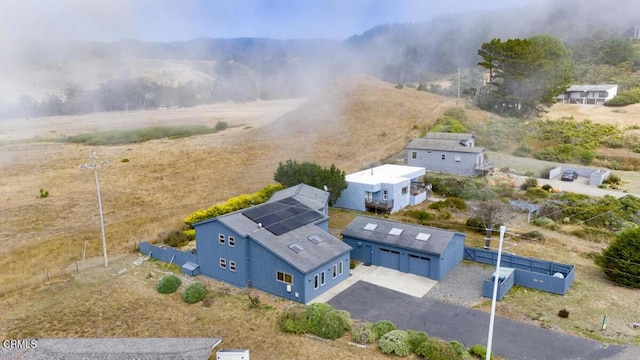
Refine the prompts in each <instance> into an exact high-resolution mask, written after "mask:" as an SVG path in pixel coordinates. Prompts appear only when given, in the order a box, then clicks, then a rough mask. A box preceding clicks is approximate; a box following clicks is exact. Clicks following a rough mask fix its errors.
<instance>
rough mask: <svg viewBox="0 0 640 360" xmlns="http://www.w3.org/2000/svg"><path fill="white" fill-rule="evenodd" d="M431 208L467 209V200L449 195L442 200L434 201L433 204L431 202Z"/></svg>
mask: <svg viewBox="0 0 640 360" xmlns="http://www.w3.org/2000/svg"><path fill="white" fill-rule="evenodd" d="M429 209H434V210H440V209H447V210H466V209H467V202H466V201H464V200H462V199H460V198H457V197H454V196H452V197H448V198H446V199H444V200H442V201H436V202H433V203H431V204H429Z"/></svg>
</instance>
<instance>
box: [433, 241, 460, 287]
mask: <svg viewBox="0 0 640 360" xmlns="http://www.w3.org/2000/svg"><path fill="white" fill-rule="evenodd" d="M464 239H465V236H464V235H463V234H458V233H456V234H455V235H454V236H453V239H451V241H450V242H449V244H448V245H447V247H446V248H445V249H444V251H443V252H442V255H441V256H440V269H439V272H438V277H437V278H434V279H437V280H440V279H442V278H444V277H445V275H447V274H448V273H449V271H451V270H452V269H453V268H454V267H456V265H458V264H459V263H460V261H462V258H463V257H464Z"/></svg>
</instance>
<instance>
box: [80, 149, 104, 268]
mask: <svg viewBox="0 0 640 360" xmlns="http://www.w3.org/2000/svg"><path fill="white" fill-rule="evenodd" d="M89 157H90V158H91V159H92V160H93V163H92V164H85V165H80V168H81V169H87V168H89V169H91V168H93V175H94V178H95V181H96V194H97V197H98V213H99V215H100V232H101V234H102V254H103V256H104V267H109V260H108V259H107V240H106V238H105V235H104V217H103V216H102V199H101V198H100V183H99V182H98V164H97V163H96V160H97V159H98V154H96V152H95V151H93V152H92V153H91V156H89ZM107 164H109V162H108V161H106V160H103V161H101V165H107Z"/></svg>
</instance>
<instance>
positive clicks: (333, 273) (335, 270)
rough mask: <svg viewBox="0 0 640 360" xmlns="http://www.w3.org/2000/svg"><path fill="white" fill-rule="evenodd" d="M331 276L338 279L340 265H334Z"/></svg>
mask: <svg viewBox="0 0 640 360" xmlns="http://www.w3.org/2000/svg"><path fill="white" fill-rule="evenodd" d="M331 275H332V278H333V279H335V278H336V277H338V264H333V266H332V267H331Z"/></svg>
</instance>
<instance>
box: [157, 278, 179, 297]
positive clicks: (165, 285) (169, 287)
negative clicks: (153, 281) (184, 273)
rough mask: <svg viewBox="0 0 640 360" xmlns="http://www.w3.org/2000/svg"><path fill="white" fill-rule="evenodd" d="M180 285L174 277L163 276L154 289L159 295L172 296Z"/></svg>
mask: <svg viewBox="0 0 640 360" xmlns="http://www.w3.org/2000/svg"><path fill="white" fill-rule="evenodd" d="M180 285H182V280H180V278H179V277H177V276H175V275H165V276H163V277H162V279H160V281H159V282H158V285H157V286H156V289H157V290H158V292H159V293H160V294H173V293H174V292H176V291H178V288H179V287H180Z"/></svg>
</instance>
